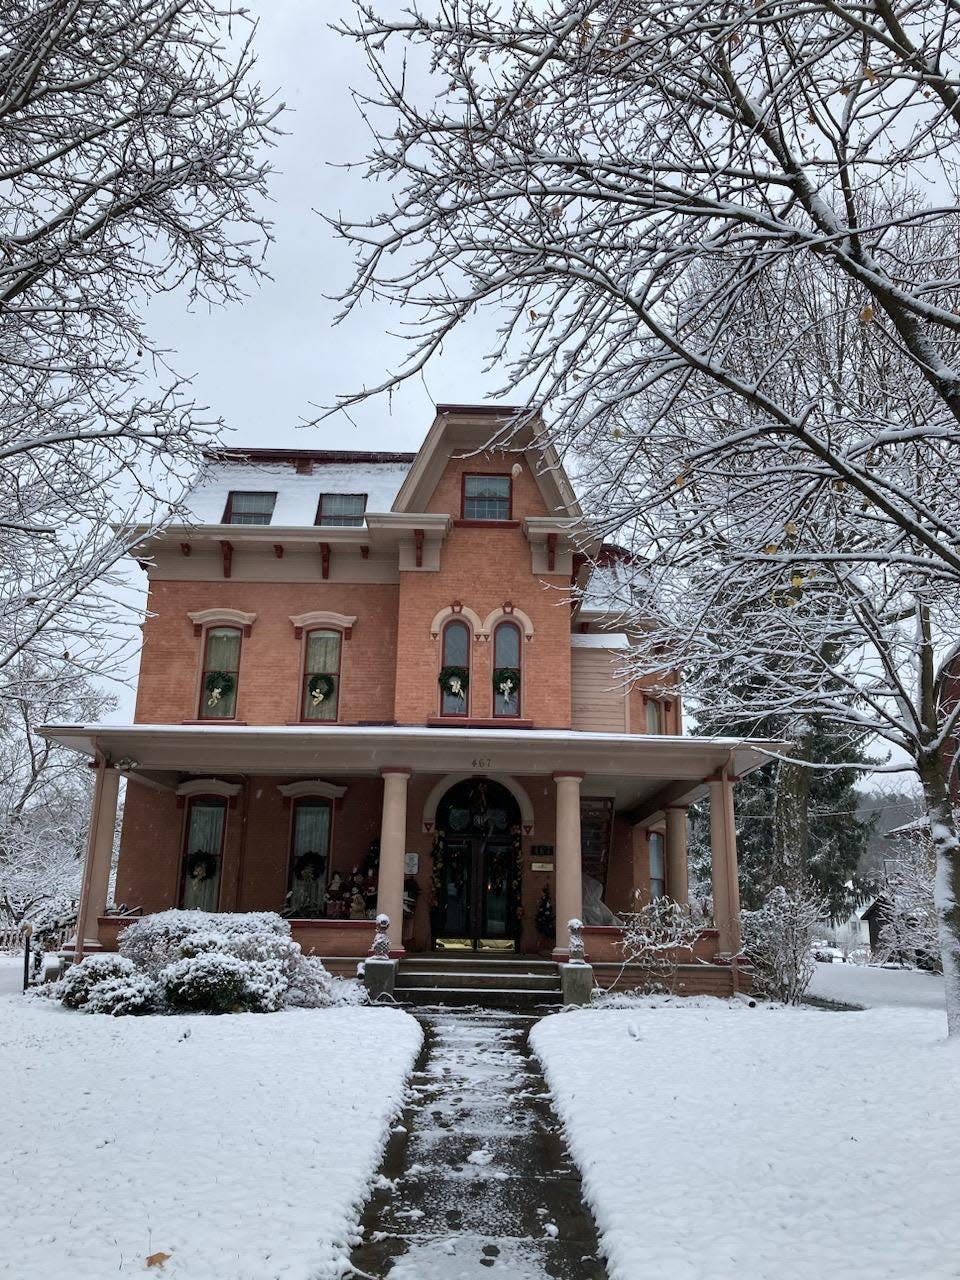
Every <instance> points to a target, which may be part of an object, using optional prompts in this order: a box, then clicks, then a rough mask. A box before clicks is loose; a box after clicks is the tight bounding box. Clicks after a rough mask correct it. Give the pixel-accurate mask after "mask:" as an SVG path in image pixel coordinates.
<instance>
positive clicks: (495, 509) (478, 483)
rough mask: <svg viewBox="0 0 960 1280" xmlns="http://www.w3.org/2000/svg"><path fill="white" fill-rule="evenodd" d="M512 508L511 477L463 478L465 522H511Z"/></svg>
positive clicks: (475, 476) (466, 476)
mask: <svg viewBox="0 0 960 1280" xmlns="http://www.w3.org/2000/svg"><path fill="white" fill-rule="evenodd" d="M510 508H511V495H510V477H509V476H481V475H465V476H464V477H463V513H462V514H463V518H464V520H509V519H510Z"/></svg>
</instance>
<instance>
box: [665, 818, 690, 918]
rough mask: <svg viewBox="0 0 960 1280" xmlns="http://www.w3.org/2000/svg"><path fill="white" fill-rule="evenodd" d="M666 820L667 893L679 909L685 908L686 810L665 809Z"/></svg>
mask: <svg viewBox="0 0 960 1280" xmlns="http://www.w3.org/2000/svg"><path fill="white" fill-rule="evenodd" d="M666 819H667V830H666V845H667V893H668V894H669V896H670V897H671V898H672V899H673V900H674V902H679V903H680V905H681V907H685V906H687V904H688V902H689V899H690V887H689V873H688V871H687V810H686V808H685V807H684V808H681V807H677V808H673V809H667V810H666Z"/></svg>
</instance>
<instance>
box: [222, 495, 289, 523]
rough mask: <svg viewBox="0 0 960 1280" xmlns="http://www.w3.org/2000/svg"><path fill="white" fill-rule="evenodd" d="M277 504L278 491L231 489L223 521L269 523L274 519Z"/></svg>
mask: <svg viewBox="0 0 960 1280" xmlns="http://www.w3.org/2000/svg"><path fill="white" fill-rule="evenodd" d="M276 504H277V495H276V493H265V492H262V491H259V490H257V491H254V490H252V489H250V490H248V489H231V490H230V493H229V495H228V497H227V505H226V507H225V509H224V512H223V523H224V524H269V523H270V521H271V520H272V519H273V508H274V507H275V506H276Z"/></svg>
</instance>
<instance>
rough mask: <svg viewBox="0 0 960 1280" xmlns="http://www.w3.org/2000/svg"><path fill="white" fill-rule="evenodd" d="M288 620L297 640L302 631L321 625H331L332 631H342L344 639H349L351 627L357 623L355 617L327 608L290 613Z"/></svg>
mask: <svg viewBox="0 0 960 1280" xmlns="http://www.w3.org/2000/svg"><path fill="white" fill-rule="evenodd" d="M289 618H290V621H291V623H292V624H293V632H294V635H295V636H296V638H297V639H298V640H299V639H300V637H301V636H302V635H303V633H304V631H316V630H319V629H320V628H322V627H331V628H333V630H334V631H342V632H343V635H344V639H345V640H349V639H350V637H351V634H352V632H353V628H354V627H355V626H356V625H357V620H356V618H351V617H348V615H347V614H345V613H331V612H330V611H329V610H327V609H314V610H313V612H312V613H291V614H290V615H289Z"/></svg>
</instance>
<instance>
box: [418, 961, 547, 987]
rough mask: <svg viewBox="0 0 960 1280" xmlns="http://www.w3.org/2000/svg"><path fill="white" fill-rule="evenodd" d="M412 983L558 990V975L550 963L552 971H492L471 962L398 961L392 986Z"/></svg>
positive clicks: (424, 985) (427, 985)
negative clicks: (418, 965)
mask: <svg viewBox="0 0 960 1280" xmlns="http://www.w3.org/2000/svg"><path fill="white" fill-rule="evenodd" d="M413 987H418V988H420V987H423V988H433V989H438V988H440V987H443V988H447V989H449V988H451V987H473V988H478V989H479V988H484V989H486V988H488V987H492V988H495V989H500V990H510V991H519V990H529V991H554V992H559V990H560V975H559V974H558V973H557V970H556V967H554V970H553V973H548V972H547V973H527V972H524V971H520V970H515V971H506V970H502V969H498V970H496V971H495V972H490V971H488V970H483V969H480V968H478V967H476V966H474V965H471V966H470V967H469V968H463V969H456V970H451V969H412V970H411V969H408V968H407V967H406V965H401V966H400V970H399V972H398V974H397V982H396V988H395V990H396V991H397V992H400V991H406V990H409V989H411V988H413Z"/></svg>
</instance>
